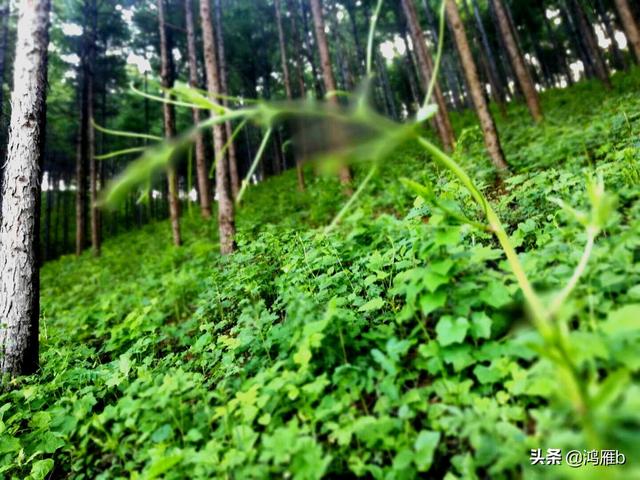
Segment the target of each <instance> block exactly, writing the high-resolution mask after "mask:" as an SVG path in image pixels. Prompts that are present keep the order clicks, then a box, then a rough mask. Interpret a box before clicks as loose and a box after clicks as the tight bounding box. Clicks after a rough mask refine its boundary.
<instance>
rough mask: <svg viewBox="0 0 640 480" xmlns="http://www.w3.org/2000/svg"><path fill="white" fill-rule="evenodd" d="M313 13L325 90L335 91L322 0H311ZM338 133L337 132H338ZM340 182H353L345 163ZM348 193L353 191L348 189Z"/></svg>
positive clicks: (333, 101) (333, 100)
mask: <svg viewBox="0 0 640 480" xmlns="http://www.w3.org/2000/svg"><path fill="white" fill-rule="evenodd" d="M311 13H312V15H313V25H314V29H315V33H316V44H317V46H318V53H319V54H320V66H321V67H322V79H323V81H324V86H325V90H326V91H327V92H333V91H335V90H337V88H336V80H335V77H334V76H333V68H332V67H331V56H330V55H329V44H328V42H327V34H326V33H325V31H324V16H323V14H322V4H321V3H320V0H311ZM329 101H330V102H332V103H334V104H335V105H337V104H338V98H337V97H336V96H335V95H334V96H332V97H330V100H329ZM336 133H337V132H336ZM339 175H340V183H342V184H343V185H347V186H348V185H350V184H351V171H350V170H349V167H347V166H346V165H343V166H341V167H340V172H339ZM347 193H351V191H350V189H348V191H347Z"/></svg>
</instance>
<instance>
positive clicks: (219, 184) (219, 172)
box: [200, 0, 236, 255]
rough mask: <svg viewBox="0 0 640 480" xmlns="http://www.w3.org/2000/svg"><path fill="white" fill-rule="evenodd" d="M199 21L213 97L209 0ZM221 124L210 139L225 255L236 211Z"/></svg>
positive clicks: (215, 74)
mask: <svg viewBox="0 0 640 480" xmlns="http://www.w3.org/2000/svg"><path fill="white" fill-rule="evenodd" d="M200 21H201V22H202V41H203V46H204V63H205V69H206V72H207V88H208V90H209V94H210V95H211V96H212V99H213V100H214V101H217V95H220V91H221V86H220V74H219V69H218V59H217V58H216V37H215V35H214V31H213V23H212V18H211V6H210V5H209V0H201V1H200ZM222 129H223V127H222V125H216V126H214V127H213V143H214V149H215V152H216V159H217V160H216V194H217V197H218V230H219V233H220V253H222V254H223V255H227V254H229V253H231V252H233V251H234V250H235V248H236V245H235V241H234V237H235V233H236V226H235V213H234V209H233V202H232V200H231V194H230V192H229V181H228V176H229V172H228V168H227V167H228V163H227V161H226V160H225V156H224V155H220V152H222V149H223V148H224V131H223V130H222Z"/></svg>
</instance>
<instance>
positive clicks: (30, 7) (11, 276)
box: [0, 0, 50, 375]
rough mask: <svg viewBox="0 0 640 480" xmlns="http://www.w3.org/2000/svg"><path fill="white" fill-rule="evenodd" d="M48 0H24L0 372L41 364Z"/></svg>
mask: <svg viewBox="0 0 640 480" xmlns="http://www.w3.org/2000/svg"><path fill="white" fill-rule="evenodd" d="M49 10H50V3H49V0H22V1H21V2H20V4H19V10H18V15H19V18H18V30H17V41H16V56H15V63H14V82H13V94H12V97H11V105H12V111H11V129H10V134H9V144H8V154H7V159H6V166H5V170H4V178H3V182H2V190H3V192H2V193H3V195H2V196H3V198H4V201H3V202H2V216H1V217H0V218H1V220H0V265H1V266H2V267H1V268H2V270H1V271H0V319H1V323H0V349H1V352H0V372H2V373H8V374H11V375H21V374H29V373H33V372H34V371H35V370H36V369H37V368H38V331H39V326H38V323H39V315H40V312H39V310H40V304H39V298H38V297H39V287H40V286H39V283H40V279H39V273H38V253H37V252H38V242H39V222H40V165H41V164H42V156H43V146H44V140H45V118H46V114H45V111H46V106H45V98H46V86H47V46H48V44H49Z"/></svg>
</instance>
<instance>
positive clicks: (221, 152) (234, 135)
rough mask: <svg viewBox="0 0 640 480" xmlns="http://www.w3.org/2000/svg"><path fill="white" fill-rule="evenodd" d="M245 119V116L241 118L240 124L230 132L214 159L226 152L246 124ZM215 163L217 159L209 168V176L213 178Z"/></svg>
mask: <svg viewBox="0 0 640 480" xmlns="http://www.w3.org/2000/svg"><path fill="white" fill-rule="evenodd" d="M247 121H248V120H247V119H246V118H245V119H244V120H242V122H240V124H239V125H238V126H237V127H236V129H235V130H234V131H233V133H232V134H231V137H230V138H229V140H227V143H225V144H224V147H222V150H220V153H218V154H217V155H216V159H217V157H219V156H222V155H224V154H225V153H227V150H229V148H230V147H231V144H232V143H233V141H234V140H235V139H236V137H237V136H238V134H239V133H240V132H241V131H242V129H243V128H244V126H245V125H246V124H247ZM216 164H217V161H215V162H213V163H212V164H211V169H209V178H213V172H214V171H215V169H216Z"/></svg>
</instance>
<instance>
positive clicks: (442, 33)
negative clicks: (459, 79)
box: [422, 0, 446, 109]
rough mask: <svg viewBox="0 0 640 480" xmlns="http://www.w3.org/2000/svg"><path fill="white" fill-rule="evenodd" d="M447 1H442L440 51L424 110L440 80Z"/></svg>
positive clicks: (439, 36) (439, 34)
mask: <svg viewBox="0 0 640 480" xmlns="http://www.w3.org/2000/svg"><path fill="white" fill-rule="evenodd" d="M445 2H446V0H442V4H441V5H440V24H439V25H438V30H439V33H438V50H437V52H436V61H435V63H434V67H433V72H431V78H430V79H429V88H427V94H426V95H425V98H424V103H423V106H422V108H423V109H426V108H427V105H429V101H430V100H431V96H432V95H433V90H434V89H435V87H436V81H437V79H438V72H439V71H440V63H441V60H442V51H443V49H444V22H445V16H444V7H445Z"/></svg>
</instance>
